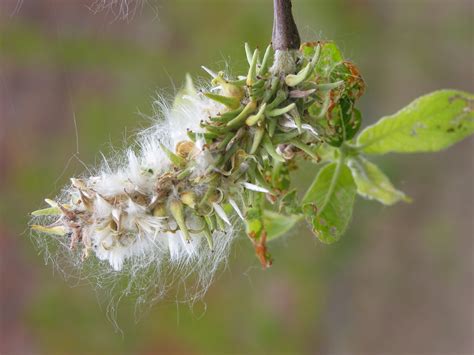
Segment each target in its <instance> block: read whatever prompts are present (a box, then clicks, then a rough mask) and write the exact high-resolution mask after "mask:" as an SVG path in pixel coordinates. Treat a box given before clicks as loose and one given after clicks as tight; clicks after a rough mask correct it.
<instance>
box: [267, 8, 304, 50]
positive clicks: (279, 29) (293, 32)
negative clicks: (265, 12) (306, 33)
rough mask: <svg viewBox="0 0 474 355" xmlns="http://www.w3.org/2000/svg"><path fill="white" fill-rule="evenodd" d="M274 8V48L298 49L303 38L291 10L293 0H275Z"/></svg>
mask: <svg viewBox="0 0 474 355" xmlns="http://www.w3.org/2000/svg"><path fill="white" fill-rule="evenodd" d="M273 9H274V11H273V35H272V45H273V49H275V50H288V49H298V48H299V47H300V44H301V40H300V35H299V33H298V28H297V27H296V23H295V20H294V19H293V14H292V12H291V0H273Z"/></svg>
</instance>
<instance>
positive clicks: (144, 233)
mask: <svg viewBox="0 0 474 355" xmlns="http://www.w3.org/2000/svg"><path fill="white" fill-rule="evenodd" d="M246 52H247V57H248V61H249V69H248V72H247V73H246V75H243V76H237V77H235V78H231V77H228V76H227V75H226V74H225V73H224V72H219V73H215V72H213V71H212V70H209V69H207V68H204V69H205V70H206V71H207V72H208V73H209V74H210V75H211V77H212V80H211V83H210V87H209V88H202V89H200V90H197V89H195V88H194V85H193V83H192V81H191V79H190V78H189V77H188V78H187V82H186V86H185V87H184V88H183V89H182V90H181V91H180V92H179V93H178V95H177V97H176V99H175V101H174V103H173V105H172V107H170V108H169V107H168V106H167V105H166V104H161V105H160V106H161V113H160V115H159V117H158V118H157V120H156V123H155V124H154V125H153V126H152V127H150V128H148V129H146V130H145V131H143V132H142V133H140V134H139V135H138V137H137V142H136V147H138V149H128V150H127V151H126V152H125V153H124V154H123V156H122V157H120V158H114V160H115V162H116V163H115V164H111V163H110V162H107V161H105V162H104V163H103V164H102V166H101V167H100V168H99V169H97V173H96V174H93V175H92V176H83V177H79V178H72V179H71V184H70V185H69V186H67V187H66V188H65V189H64V190H63V192H62V194H61V195H60V196H58V197H57V198H56V199H55V200H54V201H53V200H46V201H47V203H48V204H49V207H48V208H45V209H43V210H39V211H35V212H33V216H34V217H33V218H34V225H33V226H32V230H33V231H34V232H35V239H36V240H37V241H38V242H39V244H40V245H41V247H42V248H44V249H47V248H48V246H49V245H51V244H57V245H59V247H57V248H56V249H55V250H56V253H59V254H60V255H62V258H61V260H66V262H68V261H71V260H73V262H72V268H73V269H74V268H76V269H81V268H82V267H83V266H84V265H85V264H87V263H90V262H91V259H96V260H98V261H99V263H98V265H95V266H94V268H96V269H97V274H100V275H104V276H105V277H109V276H111V277H113V275H118V274H123V273H126V274H127V275H129V276H131V277H130V278H131V279H134V278H138V279H139V278H140V275H141V276H143V277H146V280H147V282H148V283H149V285H148V286H147V287H148V288H150V287H151V288H153V289H154V290H155V292H156V294H157V295H159V296H161V295H162V294H163V293H164V292H165V291H166V290H167V289H168V288H169V287H172V286H173V284H174V283H175V282H176V281H178V282H179V283H181V282H185V280H187V279H192V283H193V287H189V288H188V289H189V290H191V294H190V295H189V296H190V297H191V298H195V297H199V296H201V295H202V294H203V292H205V290H206V289H207V287H208V286H209V284H210V282H211V281H212V279H213V276H214V273H215V272H216V270H217V269H218V267H219V265H220V264H221V263H222V262H223V261H225V260H226V258H227V255H228V253H229V249H230V245H231V243H232V241H233V240H234V238H235V236H236V233H235V230H237V229H238V228H239V225H240V223H241V222H239V221H240V220H244V224H245V228H246V234H247V236H248V237H249V239H250V240H251V242H252V243H253V245H254V247H255V251H256V254H257V256H258V258H259V260H260V262H261V263H262V265H263V266H264V267H266V266H269V265H270V264H271V257H270V255H269V253H268V250H267V246H266V242H267V239H269V238H271V237H272V235H271V233H272V229H271V228H270V225H269V222H268V218H269V216H270V215H269V214H268V213H266V212H265V211H264V210H265V209H267V207H265V206H272V207H271V208H273V209H274V210H276V211H278V212H279V213H282V214H291V213H294V211H296V209H297V208H298V206H297V200H296V198H295V196H296V195H295V191H294V190H293V189H292V188H291V184H290V183H291V181H290V176H289V171H290V170H291V169H294V168H295V167H296V163H297V158H298V157H303V158H307V159H311V160H314V161H318V160H320V159H321V158H320V156H319V155H318V150H319V149H320V148H321V147H323V145H324V144H332V145H337V144H339V143H338V142H340V141H341V142H342V141H343V140H346V139H350V135H351V134H352V135H353V133H355V131H356V130H357V129H358V127H359V125H360V115H357V114H356V110H355V109H354V103H355V100H356V99H357V98H358V97H359V96H360V95H361V94H362V92H363V88H364V84H363V81H362V79H361V78H360V76H359V75H358V74H357V71H356V70H355V67H354V66H353V65H352V64H351V63H349V62H346V61H343V60H342V59H341V58H338V57H337V56H336V54H337V53H339V52H338V50H337V47H335V46H334V44H333V43H331V42H327V43H307V44H304V45H303V46H302V48H301V50H299V51H294V52H292V53H286V54H283V55H282V53H279V52H277V53H276V56H275V55H274V53H273V51H272V49H271V47H270V46H269V47H268V48H267V50H266V51H265V53H264V55H263V57H262V56H260V53H259V50H258V49H256V50H255V51H253V52H252V51H251V50H250V48H249V47H248V46H246ZM273 57H275V58H276V60H275V61H274V63H273V66H272V65H271V64H272V63H271V62H272V58H273ZM289 58H293V60H294V62H293V64H292V65H289V64H288V61H289V60H290V59H289ZM282 61H283V65H282ZM289 66H290V67H291V66H292V69H291V71H292V72H291V73H288V72H286V71H287V70H288V67H289ZM282 68H283V69H282ZM48 250H49V249H48ZM48 255H50V254H48ZM53 259H54V257H53ZM149 270H153V271H154V272H153V273H151V274H150V272H149ZM150 275H153V276H150ZM132 284H133V282H132ZM136 284H137V285H138V283H136ZM141 287H142V286H141ZM144 289H146V287H145V288H144ZM127 290H128V291H129V290H130V287H129V288H127ZM147 292H148V291H147Z"/></svg>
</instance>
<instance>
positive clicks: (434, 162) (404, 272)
mask: <svg viewBox="0 0 474 355" xmlns="http://www.w3.org/2000/svg"><path fill="white" fill-rule="evenodd" d="M91 3H93V0H68V1H61V0H0V253H1V254H0V258H1V259H0V273H1V274H0V275H1V296H0V307H1V308H0V322H1V323H0V333H1V334H0V344H1V345H0V353H1V354H15V355H16V354H111V353H115V354H472V353H474V344H473V334H474V332H473V330H474V329H473V321H474V317H473V296H474V295H473V272H472V271H473V266H474V265H473V262H472V260H473V259H472V258H473V250H474V249H473V231H474V225H473V217H474V213H473V212H474V208H473V198H474V189H473V181H474V180H473V179H474V168H473V139H472V138H471V139H467V140H465V141H463V142H461V143H460V144H458V145H457V146H455V147H453V148H451V149H449V150H448V151H445V152H442V153H439V154H434V155H429V154H426V155H425V154H418V155H411V156H394V155H389V156H386V157H383V159H379V160H380V163H381V165H382V166H383V168H384V169H385V171H386V172H387V173H388V174H389V175H390V176H391V177H392V179H393V182H394V183H395V184H396V185H397V186H398V187H400V188H401V189H403V190H404V191H405V192H407V193H408V194H409V195H410V196H411V197H413V198H414V200H415V201H414V203H412V204H400V205H397V206H395V207H391V208H385V207H381V206H380V205H378V204H376V203H375V202H370V201H363V200H361V199H358V201H357V203H356V206H355V207H356V208H355V213H354V216H353V221H352V224H351V227H350V230H349V231H348V232H347V234H346V235H345V237H344V238H343V239H342V240H341V241H340V242H339V243H337V244H335V245H331V246H324V245H322V244H320V243H319V242H317V241H316V240H315V239H314V237H312V236H311V235H310V233H308V232H307V231H306V226H305V225H300V226H299V227H298V228H297V229H296V230H294V231H292V233H291V234H290V235H288V237H286V238H284V239H282V240H279V241H276V242H275V243H273V244H272V245H271V248H272V253H273V256H274V259H275V263H274V266H273V267H272V268H271V269H269V270H267V271H262V270H261V269H260V267H259V265H258V261H257V260H256V259H255V258H254V255H253V251H252V248H251V246H250V245H249V244H248V243H247V241H246V240H245V239H244V238H242V241H240V242H237V243H236V244H235V245H234V248H233V252H232V255H231V258H230V261H229V265H228V267H227V268H226V269H225V270H223V271H222V272H221V273H220V274H219V277H218V279H217V281H216V282H215V283H214V285H213V286H212V287H211V289H210V290H209V292H208V294H207V295H206V297H205V298H204V300H203V302H202V303H199V304H196V305H194V306H193V307H188V306H187V305H182V304H181V305H177V304H176V303H175V302H173V300H172V299H168V300H165V301H164V302H161V303H159V304H158V305H156V306H154V307H153V308H152V309H151V310H150V311H149V312H147V313H146V314H144V315H143V317H142V319H141V320H140V321H139V322H138V323H136V322H135V319H134V315H133V304H131V303H130V302H127V301H125V302H122V305H121V307H120V309H119V313H118V322H119V325H120V327H121V329H122V330H123V334H121V333H116V332H115V331H114V327H113V325H112V323H111V322H110V321H109V320H108V319H107V316H106V311H105V307H106V304H104V301H103V299H102V298H101V295H100V294H99V295H97V294H96V292H95V291H94V290H93V289H92V288H91V287H90V286H88V285H84V286H75V287H73V286H74V285H71V284H70V283H67V282H65V281H64V280H63V279H62V278H61V277H60V276H59V275H57V274H54V273H53V271H52V268H51V266H50V265H48V266H45V265H44V262H43V258H42V257H41V256H39V255H37V254H38V251H37V250H35V248H34V247H33V245H32V243H31V241H30V238H29V233H28V230H27V223H28V219H29V217H28V213H29V211H31V210H34V209H36V208H38V207H39V206H41V205H42V202H41V201H42V198H44V197H53V196H54V195H55V194H56V193H57V192H58V191H59V189H60V187H61V186H62V185H63V184H65V183H67V182H68V178H69V176H71V175H73V174H78V173H80V172H81V171H83V169H84V167H83V166H82V164H81V162H80V161H83V162H85V163H86V164H87V165H93V164H95V163H96V161H98V160H99V158H100V157H99V151H103V152H104V153H105V154H107V152H108V151H110V146H114V147H121V146H123V145H124V144H125V143H126V141H127V139H129V137H130V136H131V134H133V132H135V131H136V130H137V129H138V128H139V127H144V126H146V125H147V124H148V122H147V121H146V120H145V119H144V118H143V117H142V116H141V115H140V114H139V112H140V113H144V114H150V113H151V110H150V107H151V101H152V99H153V97H154V96H155V94H156V93H157V92H158V93H160V94H164V93H168V94H172V93H173V92H174V90H175V86H176V87H179V85H180V84H181V82H182V79H183V78H184V74H185V73H186V72H190V73H191V74H193V75H195V76H196V75H197V76H204V74H203V73H202V72H200V69H199V67H200V65H202V64H204V65H206V66H209V67H211V68H214V69H221V68H224V67H225V63H226V62H228V63H229V64H230V66H232V68H235V69H233V71H234V72H236V71H237V69H239V68H243V67H244V65H245V57H244V53H243V43H244V42H245V41H248V42H250V43H251V45H253V46H255V45H259V46H260V47H264V46H266V45H267V43H268V42H269V39H270V36H271V26H272V9H271V3H272V2H271V0H240V1H237V0H174V1H163V0H162V1H159V0H149V4H145V5H143V6H142V7H138V8H137V9H136V10H137V11H136V13H135V15H134V16H133V17H132V18H128V19H125V20H124V19H120V18H117V13H115V14H114V13H113V11H112V12H110V11H109V12H107V11H103V12H100V13H98V14H93V13H92V12H91V11H90V9H89V8H88V5H91ZM473 6H474V5H473V2H472V1H471V0H449V1H448V0H294V11H295V17H296V20H297V22H298V23H299V27H300V31H301V34H302V37H303V39H305V40H317V39H321V38H322V39H333V40H336V41H337V42H338V43H339V44H340V46H341V47H342V48H343V49H344V51H345V54H346V56H347V57H349V58H350V59H352V60H354V61H355V62H356V63H358V64H359V66H360V69H361V71H362V73H363V74H364V77H365V79H366V82H367V83H368V90H367V94H366V95H365V96H364V97H363V98H362V100H361V102H360V108H361V109H362V112H363V113H364V120H365V124H369V123H371V122H373V121H374V120H376V119H378V118H379V117H381V116H382V115H384V114H390V113H393V112H394V111H396V110H397V109H399V108H401V107H402V106H403V105H405V104H407V103H408V102H409V101H411V100H412V99H414V98H415V97H417V96H419V95H421V94H423V93H426V92H428V91H433V90H436V89H439V88H458V89H463V90H467V91H471V92H472V91H474V83H473V78H474V68H473V63H474V47H473V46H474V45H473V43H474V41H473V36H474V30H473V19H474V8H473ZM132 10H133V9H132ZM74 118H75V121H76V124H75V123H74ZM75 126H77V139H78V145H76V128H75ZM77 146H78V148H77ZM310 175H314V173H313V172H311V170H310V172H309V173H307V174H306V175H301V176H300V181H302V182H304V180H305V179H309V178H310ZM308 182H309V180H308Z"/></svg>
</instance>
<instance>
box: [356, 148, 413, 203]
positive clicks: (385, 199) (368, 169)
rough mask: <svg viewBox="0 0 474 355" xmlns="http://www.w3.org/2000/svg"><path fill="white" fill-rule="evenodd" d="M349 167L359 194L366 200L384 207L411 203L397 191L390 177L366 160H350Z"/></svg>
mask: <svg viewBox="0 0 474 355" xmlns="http://www.w3.org/2000/svg"><path fill="white" fill-rule="evenodd" d="M349 167H350V169H351V171H352V176H353V177H354V181H355V183H356V185H357V193H358V194H359V195H361V196H362V197H364V198H367V199H370V200H377V201H379V202H381V203H383V204H384V205H393V204H395V203H397V202H398V201H401V200H403V201H405V202H410V201H411V199H410V198H409V197H408V196H406V195H405V194H404V193H403V192H402V191H399V190H397V189H396V188H395V187H394V186H393V185H392V183H391V182H390V180H389V179H388V177H387V176H386V175H385V174H384V173H383V172H382V171H381V170H380V169H379V168H378V166H377V165H375V164H373V163H371V162H370V161H368V160H367V159H365V158H362V157H357V158H355V159H350V160H349Z"/></svg>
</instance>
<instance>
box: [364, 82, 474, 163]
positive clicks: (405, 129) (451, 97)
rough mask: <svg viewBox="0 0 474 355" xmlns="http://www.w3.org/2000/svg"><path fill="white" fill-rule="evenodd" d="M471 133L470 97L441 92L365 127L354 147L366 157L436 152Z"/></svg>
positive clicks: (473, 119)
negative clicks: (371, 155) (393, 153)
mask: <svg viewBox="0 0 474 355" xmlns="http://www.w3.org/2000/svg"><path fill="white" fill-rule="evenodd" d="M473 132H474V95H472V94H469V93H466V92H462V91H457V90H441V91H436V92H433V93H431V94H428V95H426V96H422V97H420V98H419V99H417V100H415V101H413V102H412V103H411V104H409V105H408V106H407V107H405V108H404V109H402V110H400V111H399V112H397V113H396V114H394V115H392V116H387V117H384V118H382V119H381V120H380V121H378V122H377V123H375V124H374V125H372V126H369V127H367V128H366V129H365V130H364V131H363V132H362V133H361V134H360V136H359V138H358V140H357V144H358V145H359V146H360V147H361V148H362V151H363V152H364V153H367V154H385V153H389V152H397V153H413V152H436V151H439V150H441V149H445V148H448V147H450V146H451V145H453V144H454V143H457V142H459V141H461V140H462V139H464V138H466V137H467V136H469V135H471V134H472V133H473Z"/></svg>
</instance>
